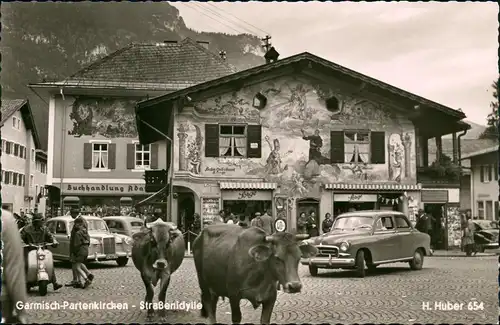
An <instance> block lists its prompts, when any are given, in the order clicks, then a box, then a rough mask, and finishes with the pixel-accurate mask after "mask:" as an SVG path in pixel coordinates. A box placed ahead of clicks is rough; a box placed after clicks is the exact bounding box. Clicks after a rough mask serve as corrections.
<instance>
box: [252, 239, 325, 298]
mask: <svg viewBox="0 0 500 325" xmlns="http://www.w3.org/2000/svg"><path fill="white" fill-rule="evenodd" d="M308 237H309V236H308V235H293V234H290V233H287V232H282V233H275V234H273V235H270V236H265V239H264V242H263V243H262V244H258V245H255V246H252V247H251V248H250V249H249V250H248V254H249V255H250V256H251V257H253V259H254V260H256V261H257V262H265V261H267V262H268V263H269V270H270V272H272V274H273V275H274V276H275V278H277V279H278V281H279V283H280V284H281V286H283V289H284V291H285V292H287V293H297V292H300V290H301V289H302V283H301V282H300V278H299V273H298V268H299V262H300V258H301V257H303V258H309V257H312V256H314V255H316V254H317V253H318V249H317V248H316V247H314V246H311V245H309V244H302V243H300V245H299V243H298V241H302V240H304V239H306V238H308Z"/></svg>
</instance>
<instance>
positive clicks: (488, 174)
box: [471, 152, 498, 219]
mask: <svg viewBox="0 0 500 325" xmlns="http://www.w3.org/2000/svg"><path fill="white" fill-rule="evenodd" d="M471 168H472V170H471V207H472V211H473V215H474V216H477V217H479V218H486V219H493V218H497V219H498V152H493V153H490V154H485V155H481V156H477V157H473V158H472V159H471ZM481 168H483V177H484V178H483V177H481ZM480 202H482V203H480ZM481 204H482V205H483V206H484V213H482V212H481V211H480V207H481Z"/></svg>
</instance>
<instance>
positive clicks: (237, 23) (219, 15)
mask: <svg viewBox="0 0 500 325" xmlns="http://www.w3.org/2000/svg"><path fill="white" fill-rule="evenodd" d="M206 4H207V5H209V3H206ZM200 6H201V4H200ZM203 7H204V9H206V10H208V11H210V12H211V13H213V14H214V15H216V16H218V17H220V18H221V19H223V20H226V21H228V22H232V23H233V24H235V25H236V26H239V27H240V28H242V29H243V30H245V31H247V32H248V33H249V34H250V35H252V34H261V33H260V32H257V33H256V29H255V28H254V29H249V28H248V27H246V26H245V25H244V24H241V23H239V22H238V21H235V20H234V19H232V20H229V19H228V18H227V17H225V16H224V15H222V14H221V13H219V12H217V10H219V8H217V7H216V6H213V5H211V7H213V8H215V9H211V8H208V7H205V6H203ZM236 20H239V19H238V18H236Z"/></svg>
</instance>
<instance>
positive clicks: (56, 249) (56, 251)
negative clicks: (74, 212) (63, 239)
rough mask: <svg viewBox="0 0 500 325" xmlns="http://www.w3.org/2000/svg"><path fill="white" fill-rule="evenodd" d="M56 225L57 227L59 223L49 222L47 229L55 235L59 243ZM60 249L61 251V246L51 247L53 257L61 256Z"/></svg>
mask: <svg viewBox="0 0 500 325" xmlns="http://www.w3.org/2000/svg"><path fill="white" fill-rule="evenodd" d="M56 225H57V221H48V222H47V228H48V229H49V231H50V232H51V233H52V234H53V235H54V237H55V238H56V240H57V241H59V239H57V236H56V235H55V234H56ZM60 249H61V246H57V247H49V250H50V251H51V252H52V256H54V257H56V256H61V252H60Z"/></svg>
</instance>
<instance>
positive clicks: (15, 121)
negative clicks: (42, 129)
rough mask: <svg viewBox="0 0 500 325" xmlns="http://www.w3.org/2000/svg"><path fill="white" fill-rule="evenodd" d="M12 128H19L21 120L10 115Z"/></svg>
mask: <svg viewBox="0 0 500 325" xmlns="http://www.w3.org/2000/svg"><path fill="white" fill-rule="evenodd" d="M12 128H13V129H14V130H18V131H19V130H20V129H21V120H20V119H19V118H18V117H17V116H12Z"/></svg>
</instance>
